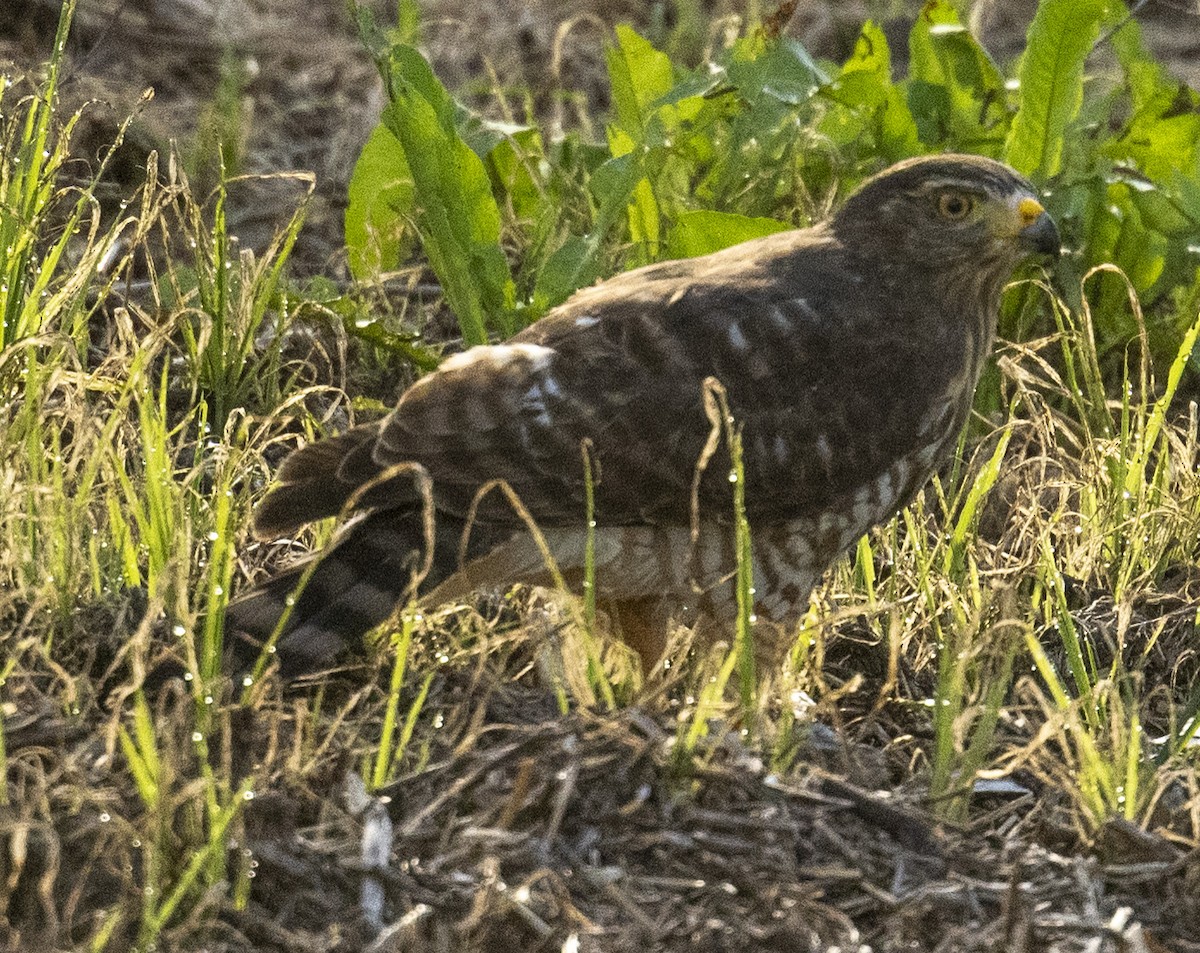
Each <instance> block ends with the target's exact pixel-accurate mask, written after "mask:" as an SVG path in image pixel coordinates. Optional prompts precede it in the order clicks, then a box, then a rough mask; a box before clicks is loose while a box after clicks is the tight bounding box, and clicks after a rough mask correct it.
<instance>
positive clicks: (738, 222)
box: [667, 209, 791, 258]
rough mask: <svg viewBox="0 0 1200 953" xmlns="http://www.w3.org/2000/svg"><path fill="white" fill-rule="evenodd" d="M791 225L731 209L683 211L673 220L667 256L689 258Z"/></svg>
mask: <svg viewBox="0 0 1200 953" xmlns="http://www.w3.org/2000/svg"><path fill="white" fill-rule="evenodd" d="M790 227H791V226H790V225H788V224H787V223H786V222H778V221H776V220H775V219H773V218H755V217H751V216H749V215H737V214H735V213H733V212H714V211H710V210H707V209H701V210H698V211H694V212H685V213H684V214H682V215H680V216H679V218H678V219H677V220H676V222H675V225H674V227H673V228H672V229H671V235H670V239H669V240H668V242H667V256H668V257H669V258H693V257H695V256H696V255H707V254H709V253H710V252H714V251H720V250H721V249H722V248H728V247H730V246H731V245H737V244H739V243H740V242H745V241H749V240H750V239H752V238H762V237H763V236H764V235H774V234H775V233H776V232H784V231H787V230H788V229H789V228H790Z"/></svg>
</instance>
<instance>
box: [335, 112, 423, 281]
mask: <svg viewBox="0 0 1200 953" xmlns="http://www.w3.org/2000/svg"><path fill="white" fill-rule="evenodd" d="M415 198H416V187H415V185H414V184H413V179H412V173H411V172H409V170H408V160H406V159H405V158H404V148H403V147H402V146H401V145H400V142H399V140H398V139H397V138H396V137H395V136H393V135H392V134H391V133H390V132H389V131H388V129H387V127H386V126H382V125H380V126H376V127H375V130H374V131H373V132H372V133H371V137H370V138H369V139H368V140H367V143H366V145H365V146H363V149H362V152H361V153H359V156H358V161H357V162H356V163H355V164H354V172H353V174H352V175H351V176H350V187H349V195H348V204H347V206H346V216H345V229H346V247H347V249H348V251H349V253H350V256H349V257H350V272H351V274H353V275H354V277H355V278H357V279H359V280H360V281H362V280H365V279H369V278H376V277H378V276H379V274H380V273H381V272H384V271H390V270H392V269H393V268H396V267H398V266H399V264H400V262H401V261H403V260H404V258H405V257H406V256H407V255H408V253H409V252H410V251H411V250H412V249H411V246H412V238H413V234H412V229H411V228H410V224H411V221H412V215H413V210H414V201H415Z"/></svg>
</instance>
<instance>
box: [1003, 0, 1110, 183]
mask: <svg viewBox="0 0 1200 953" xmlns="http://www.w3.org/2000/svg"><path fill="white" fill-rule="evenodd" d="M1107 6H1108V5H1107V3H1106V2H1105V0H1043V2H1042V3H1041V4H1039V6H1038V11H1037V15H1036V16H1035V17H1034V18H1033V24H1032V25H1031V26H1030V28H1029V45H1028V46H1027V47H1026V48H1025V55H1024V56H1023V57H1022V59H1021V68H1020V73H1019V76H1020V81H1021V85H1020V105H1019V106H1018V108H1017V115H1016V118H1015V119H1014V120H1013V124H1012V128H1011V129H1010V130H1009V135H1008V142H1007V143H1006V144H1005V157H1006V158H1007V160H1008V163H1009V165H1011V166H1012V167H1013V168H1015V169H1016V170H1017V171H1018V172H1020V173H1022V174H1023V175H1027V176H1029V177H1031V178H1033V179H1035V180H1037V181H1045V180H1046V179H1048V178H1050V177H1051V176H1053V175H1056V174H1057V173H1058V172H1059V170H1060V169H1061V168H1062V156H1063V143H1064V141H1065V138H1066V132H1067V127H1068V125H1069V124H1070V123H1071V121H1072V120H1073V119H1074V118H1075V117H1076V115H1078V113H1079V107H1080V105H1081V104H1082V102H1083V63H1084V60H1085V59H1087V55H1088V53H1089V52H1091V49H1092V46H1093V45H1095V42H1096V38H1097V37H1098V36H1099V34H1100V24H1101V21H1102V20H1103V19H1104V17H1105V14H1106V12H1107Z"/></svg>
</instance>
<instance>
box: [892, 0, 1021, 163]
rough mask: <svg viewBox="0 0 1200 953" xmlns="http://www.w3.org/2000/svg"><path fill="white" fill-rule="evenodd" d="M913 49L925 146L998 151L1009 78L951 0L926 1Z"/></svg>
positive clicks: (912, 84)
mask: <svg viewBox="0 0 1200 953" xmlns="http://www.w3.org/2000/svg"><path fill="white" fill-rule="evenodd" d="M908 48H909V66H908V105H909V108H910V109H911V110H912V115H913V117H914V118H915V120H916V125H917V128H918V129H919V130H920V135H921V140H922V141H923V142H924V143H925V145H926V146H928V147H931V148H937V147H944V146H950V147H951V148H956V149H964V150H967V151H971V152H977V153H991V154H998V153H999V150H1000V146H1001V142H1002V140H1003V136H1004V132H1005V129H1006V125H1005V124H1006V123H1007V120H1008V113H1007V112H1006V111H1005V109H1004V99H1005V95H1004V77H1003V76H1002V75H1001V74H1000V71H999V70H998V69H997V68H996V64H995V63H993V62H992V59H991V57H990V56H989V55H988V53H987V51H986V50H984V48H983V47H981V46H980V45H979V43H978V42H976V40H975V38H974V37H973V36H971V34H970V33H969V32H968V31H967V29H966V27H965V26H963V25H962V23H961V22H959V19H958V14H957V12H955V9H954V6H953V5H952V4H951V3H949V2H948V0H929V2H928V3H926V4H925V6H924V7H923V8H922V9H921V15H920V16H919V17H918V18H917V22H916V23H915V24H914V25H913V28H912V32H911V33H910V34H909V37H908Z"/></svg>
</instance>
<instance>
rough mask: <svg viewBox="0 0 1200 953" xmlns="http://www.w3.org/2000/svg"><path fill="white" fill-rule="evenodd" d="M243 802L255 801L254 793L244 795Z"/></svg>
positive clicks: (249, 792)
mask: <svg viewBox="0 0 1200 953" xmlns="http://www.w3.org/2000/svg"><path fill="white" fill-rule="evenodd" d="M242 800H243V801H253V800H254V792H253V791H247V792H246V793H245V794H243V795H242Z"/></svg>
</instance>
